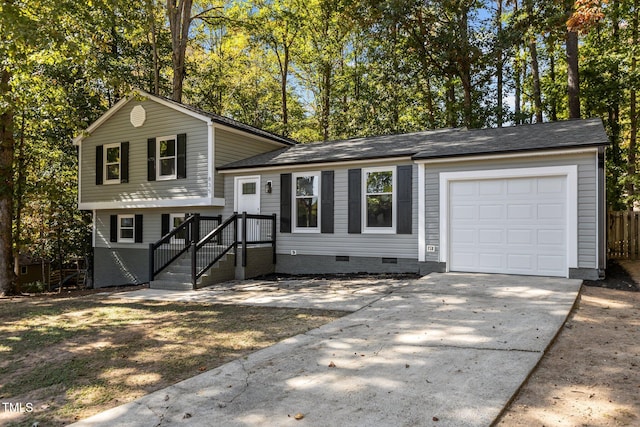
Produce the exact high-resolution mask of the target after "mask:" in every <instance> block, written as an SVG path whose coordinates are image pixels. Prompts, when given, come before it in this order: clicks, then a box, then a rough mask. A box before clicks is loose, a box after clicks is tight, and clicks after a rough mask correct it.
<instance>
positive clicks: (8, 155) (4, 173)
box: [0, 68, 16, 296]
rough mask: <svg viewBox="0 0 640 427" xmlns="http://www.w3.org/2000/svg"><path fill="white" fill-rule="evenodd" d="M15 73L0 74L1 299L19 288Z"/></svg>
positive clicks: (4, 72) (3, 71) (5, 72)
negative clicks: (15, 240) (14, 234)
mask: <svg viewBox="0 0 640 427" xmlns="http://www.w3.org/2000/svg"><path fill="white" fill-rule="evenodd" d="M10 80H11V73H10V72H9V71H8V70H7V69H6V68H5V69H3V70H2V71H1V72H0V99H1V100H2V101H3V103H5V105H6V107H4V108H3V111H2V113H1V114H0V296H4V295H9V294H11V293H12V292H13V291H14V290H15V287H16V275H15V273H14V271H13V268H12V266H11V265H12V263H13V248H12V246H13V245H12V243H13V241H12V231H11V225H12V222H13V221H12V217H13V151H14V146H15V141H14V139H13V110H12V108H13V107H12V106H13V102H12V100H11V99H10V98H11V86H10Z"/></svg>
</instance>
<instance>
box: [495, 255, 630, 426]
mask: <svg viewBox="0 0 640 427" xmlns="http://www.w3.org/2000/svg"><path fill="white" fill-rule="evenodd" d="M636 263H637V267H640V263H638V262H636ZM621 264H622V265H623V266H625V268H623V267H622V266H621V265H619V264H615V266H614V268H612V269H611V271H609V268H608V271H607V272H608V277H607V280H605V281H600V282H587V283H585V286H583V287H582V291H581V294H580V299H579V302H578V304H577V306H576V308H575V309H574V311H573V312H572V314H571V316H570V318H569V319H568V321H567V323H566V324H565V326H564V328H563V329H562V331H561V332H560V334H559V335H558V337H557V340H556V341H555V343H554V344H553V345H552V346H551V348H550V349H549V351H548V353H547V354H546V355H545V356H544V357H543V359H542V361H541V362H540V364H539V365H538V367H537V368H536V370H535V371H534V373H533V374H532V376H531V377H530V378H529V380H528V382H527V383H526V384H525V385H524V387H523V388H522V389H521V391H520V393H519V394H518V396H517V397H516V399H515V400H514V401H513V402H512V404H511V405H510V406H509V407H508V408H507V410H506V412H505V413H504V415H503V417H502V418H501V419H500V420H499V422H498V423H497V425H498V426H602V427H607V426H637V425H640V292H634V291H636V290H637V289H638V285H637V280H638V279H637V278H635V277H632V276H631V275H630V274H629V273H628V271H629V270H631V268H629V267H628V266H626V265H625V264H624V263H621ZM637 270H638V271H640V268H638V269H637ZM634 279H635V280H634Z"/></svg>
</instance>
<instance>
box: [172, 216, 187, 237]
mask: <svg viewBox="0 0 640 427" xmlns="http://www.w3.org/2000/svg"><path fill="white" fill-rule="evenodd" d="M186 216H187V214H185V213H172V214H169V232H171V231H173V230H175V229H176V227H175V226H174V225H173V224H174V222H173V220H174V219H175V218H182V219H184V218H186ZM171 240H172V241H174V242H176V243H184V241H185V239H181V238H180V237H175V236H174V237H173V238H172V239H171Z"/></svg>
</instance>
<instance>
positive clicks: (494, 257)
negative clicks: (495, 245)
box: [477, 253, 504, 271]
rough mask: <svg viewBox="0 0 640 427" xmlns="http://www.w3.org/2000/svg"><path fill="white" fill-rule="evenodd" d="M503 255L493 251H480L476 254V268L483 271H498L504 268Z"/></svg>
mask: <svg viewBox="0 0 640 427" xmlns="http://www.w3.org/2000/svg"><path fill="white" fill-rule="evenodd" d="M503 259H504V255H503V254H500V253H498V254H495V253H493V254H492V253H481V254H479V255H478V266H477V267H478V268H480V269H483V270H485V271H487V270H489V271H491V270H494V271H500V270H501V269H502V268H504V261H503Z"/></svg>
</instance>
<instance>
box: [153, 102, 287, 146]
mask: <svg viewBox="0 0 640 427" xmlns="http://www.w3.org/2000/svg"><path fill="white" fill-rule="evenodd" d="M140 92H141V93H143V94H144V93H145V92H143V91H140ZM153 96H155V97H157V98H161V99H163V100H164V101H166V102H170V103H172V104H175V105H178V106H180V107H182V108H185V109H187V110H190V111H193V112H194V113H198V114H200V115H202V116H206V117H209V118H210V119H211V120H213V121H214V122H215V123H219V124H221V125H226V126H230V127H232V128H235V129H239V130H243V131H245V132H249V133H252V134H254V135H257V136H262V137H264V138H268V139H271V140H273V141H276V142H280V143H283V144H287V145H295V144H297V141H294V140H293V139H290V138H286V137H284V136H280V135H276V134H274V133H271V132H267V131H266V130H263V129H260V128H257V127H253V126H250V125H247V124H245V123H242V122H239V121H237V120H234V119H231V118H229V117H224V116H219V115H217V114H213V113H210V112H208V111H205V110H201V109H199V108H196V107H192V106H191V105H187V104H183V103H181V102H177V101H174V100H173V99H171V98H167V97H164V96H160V95H153Z"/></svg>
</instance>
